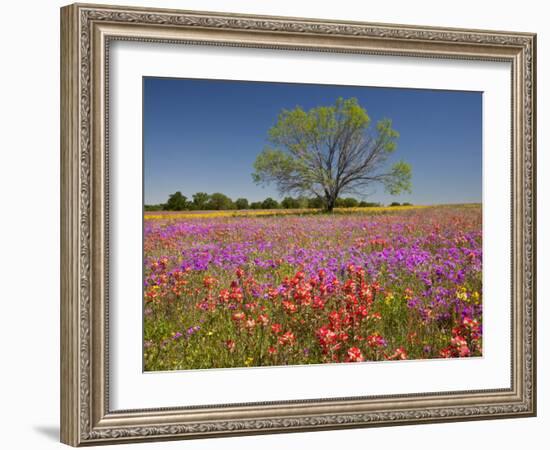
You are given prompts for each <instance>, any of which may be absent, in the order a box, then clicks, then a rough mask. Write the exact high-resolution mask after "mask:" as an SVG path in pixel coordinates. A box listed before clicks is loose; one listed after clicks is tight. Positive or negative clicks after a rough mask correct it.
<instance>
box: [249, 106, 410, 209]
mask: <svg viewBox="0 0 550 450" xmlns="http://www.w3.org/2000/svg"><path fill="white" fill-rule="evenodd" d="M370 122H371V120H370V118H369V116H368V114H367V111H366V110H365V109H363V108H362V107H361V106H360V105H359V103H358V101H357V99H355V98H350V99H343V98H338V99H337V100H336V102H335V104H334V105H331V106H318V107H316V108H312V109H310V110H309V111H304V110H303V109H302V108H301V107H299V106H297V107H296V108H294V109H292V110H286V109H284V110H283V111H282V112H281V113H280V114H279V116H278V118H277V122H276V123H275V125H274V126H273V127H271V128H270V129H269V131H268V137H269V141H270V143H271V146H269V147H266V148H265V149H264V150H263V151H262V152H261V153H260V154H259V155H258V156H257V157H256V160H255V162H254V172H253V174H252V178H253V180H254V181H255V182H256V183H258V184H270V183H273V184H275V186H276V187H277V189H278V191H279V193H280V194H281V195H282V194H298V195H312V194H313V196H314V197H315V198H320V199H322V201H323V205H322V207H324V208H325V209H327V210H329V211H331V210H332V209H333V208H334V206H336V203H337V199H338V197H339V195H340V194H342V193H346V192H348V193H351V192H360V191H362V190H363V189H364V188H365V187H366V186H367V185H370V184H372V183H382V184H383V185H384V186H385V188H386V190H387V191H388V192H390V193H391V194H392V195H396V194H399V193H400V192H401V191H409V192H410V189H411V167H410V166H409V165H408V164H406V163H404V162H399V163H396V164H395V165H394V166H393V167H392V168H391V169H390V170H389V171H386V170H385V169H384V166H385V163H386V161H387V159H388V157H389V155H390V154H392V153H393V152H394V151H395V149H396V147H397V143H396V141H397V139H398V137H399V133H398V132H397V131H395V130H394V129H393V128H392V121H391V120H390V119H383V120H380V121H379V122H378V123H377V124H376V126H375V127H374V131H373V130H371V129H370ZM352 203H353V202H352ZM289 204H290V202H288V201H287V202H285V205H289ZM350 205H351V203H349V204H348V207H351V206H350ZM284 207H290V206H284Z"/></svg>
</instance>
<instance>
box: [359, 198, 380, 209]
mask: <svg viewBox="0 0 550 450" xmlns="http://www.w3.org/2000/svg"><path fill="white" fill-rule="evenodd" d="M379 206H382V205H381V204H380V202H366V201H364V200H362V201H360V202H359V207H360V208H376V207H379Z"/></svg>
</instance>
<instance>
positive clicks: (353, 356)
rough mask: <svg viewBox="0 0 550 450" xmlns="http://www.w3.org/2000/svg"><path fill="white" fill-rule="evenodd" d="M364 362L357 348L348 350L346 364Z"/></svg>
mask: <svg viewBox="0 0 550 450" xmlns="http://www.w3.org/2000/svg"><path fill="white" fill-rule="evenodd" d="M364 360H365V358H364V357H363V354H362V353H361V350H359V349H358V348H357V347H351V348H349V349H348V357H347V358H346V362H360V361H364Z"/></svg>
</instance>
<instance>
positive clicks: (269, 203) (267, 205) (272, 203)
mask: <svg viewBox="0 0 550 450" xmlns="http://www.w3.org/2000/svg"><path fill="white" fill-rule="evenodd" d="M278 207H279V203H278V202H277V201H276V200H273V199H272V198H271V197H268V198H266V199H265V200H264V201H263V202H262V209H277V208H278Z"/></svg>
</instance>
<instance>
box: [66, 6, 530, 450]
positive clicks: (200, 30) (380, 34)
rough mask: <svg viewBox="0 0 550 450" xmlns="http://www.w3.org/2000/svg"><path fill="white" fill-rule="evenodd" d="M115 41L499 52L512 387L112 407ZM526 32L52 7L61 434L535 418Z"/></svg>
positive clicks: (140, 436)
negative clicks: (504, 95) (57, 21)
mask: <svg viewBox="0 0 550 450" xmlns="http://www.w3.org/2000/svg"><path fill="white" fill-rule="evenodd" d="M113 40H137V41H144V42H170V43H181V44H187V45H193V44H207V45H216V46H237V47H255V48H267V49H290V50H296V51H322V52H339V53H358V54H382V55H395V56H401V55H406V56H414V57H419V58H458V59H465V60H493V61H507V62H510V63H511V67H512V86H511V94H512V117H511V126H512V148H511V155H512V185H511V186H510V189H511V191H512V205H511V208H512V236H511V239H512V267H511V268H510V270H511V273H512V302H511V308H512V324H511V328H512V358H511V374H512V377H511V378H512V384H511V386H510V388H509V389H494V390H491V389H489V390H484V391H461V392H446V393H420V394H418V393H411V394H407V395H393V396H376V397H352V398H345V399H344V398H341V399H312V400H307V401H302V400H292V401H287V402H269V403H252V404H237V405H212V406H207V407H192V408H191V407H185V406H182V407H180V408H172V409H155V410H132V411H112V410H111V409H110V408H109V396H108V392H109V389H108V351H109V347H108V339H109V336H108V331H107V325H108V306H109V305H108V298H107V287H108V284H109V280H108V264H107V261H108V255H109V245H108V244H109V243H108V233H107V230H108V211H109V203H108V202H109V198H108V186H109V178H108V170H107V168H108V161H109V154H108V133H109V128H108V124H109V122H108V109H107V101H106V100H107V98H108V61H109V60H108V58H109V45H110V43H111V42H112V41H113ZM535 54H536V35H535V34H532V33H516V32H514V33H512V32H502V31H485V30H467V29H448V28H434V27H419V26H405V25H387V24H374V23H359V22H336V21H328V20H314V19H299V18H288V17H265V16H250V15H241V14H227V13H210V12H195V11H175V10H163V9H145V8H130V7H116V6H105V5H103V6H100V5H86V4H74V5H70V6H66V7H64V8H62V9H61V241H62V245H61V441H62V442H64V443H66V444H70V445H73V446H80V445H90V444H92V445H94V444H95V445H97V444H108V443H121V442H129V441H131V442H134V441H147V440H160V439H184V438H199V437H214V436H231V435H244V434H260V433H276V432H296V431H313V430H326V429H339V428H353V427H367V426H382V425H399V424H413V423H415V424H419V423H433V422H446V421H458V420H475V419H496V418H504V417H530V416H534V415H535V414H536V335H535V323H536V317H535V298H536V293H535V286H536V281H535V277H536V267H535V261H536V253H535V252H536V251H535V247H536V211H535V204H536V192H535V179H536V173H535V170H536V169H535V141H536V132H535V127H536V123H535V86H536V73H535V69H536V60H535Z"/></svg>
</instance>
